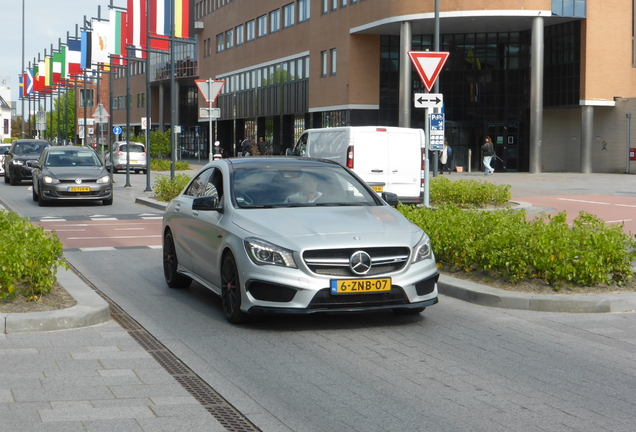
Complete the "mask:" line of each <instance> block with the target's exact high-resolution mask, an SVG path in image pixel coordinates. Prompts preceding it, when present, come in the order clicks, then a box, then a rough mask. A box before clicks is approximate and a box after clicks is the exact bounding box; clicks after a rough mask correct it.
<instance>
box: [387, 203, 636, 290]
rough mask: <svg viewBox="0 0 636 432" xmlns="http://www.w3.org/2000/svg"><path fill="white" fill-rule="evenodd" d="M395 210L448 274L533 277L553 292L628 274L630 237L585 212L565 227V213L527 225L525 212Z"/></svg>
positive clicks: (622, 279)
mask: <svg viewBox="0 0 636 432" xmlns="http://www.w3.org/2000/svg"><path fill="white" fill-rule="evenodd" d="M398 209H399V211H400V212H402V214H404V215H405V216H406V217H407V218H408V219H410V220H411V221H413V222H414V223H415V224H417V225H418V226H420V227H421V228H422V229H423V230H424V231H426V233H427V234H428V235H429V236H430V237H431V244H432V247H433V251H434V253H435V256H436V259H437V262H438V266H440V267H442V268H445V269H447V270H449V271H464V272H471V271H477V270H484V271H486V272H488V273H490V274H491V275H494V276H501V277H503V278H505V279H506V280H508V281H510V282H511V283H514V282H517V281H519V280H522V279H531V278H539V279H542V280H544V281H546V282H548V283H549V284H551V285H553V286H554V287H555V288H557V289H558V287H559V286H563V285H568V286H576V285H579V286H594V285H598V284H601V283H607V284H612V283H617V284H619V285H622V284H624V283H626V282H628V281H630V280H631V279H632V277H633V274H634V272H633V269H632V262H633V261H634V260H636V241H634V238H633V237H632V236H628V235H626V234H625V233H624V232H623V227H622V226H621V225H620V224H611V225H607V224H605V222H603V221H602V220H601V219H599V218H597V217H596V216H594V215H591V214H589V213H585V212H581V213H580V214H579V216H578V217H577V218H576V219H575V220H574V221H573V223H572V226H569V225H568V223H567V222H566V213H565V212H562V213H559V214H558V215H555V216H547V215H542V216H539V217H537V218H533V219H531V220H527V219H526V213H525V211H520V212H514V211H512V210H495V211H488V212H474V211H465V210H462V209H461V208H459V207H457V206H443V207H440V208H438V209H436V210H434V209H426V208H416V207H413V206H404V205H400V206H399V207H398Z"/></svg>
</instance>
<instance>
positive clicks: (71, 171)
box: [42, 166, 108, 180]
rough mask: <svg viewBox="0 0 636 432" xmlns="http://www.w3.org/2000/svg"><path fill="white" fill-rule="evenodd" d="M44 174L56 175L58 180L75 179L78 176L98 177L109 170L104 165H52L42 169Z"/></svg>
mask: <svg viewBox="0 0 636 432" xmlns="http://www.w3.org/2000/svg"><path fill="white" fill-rule="evenodd" d="M42 174H43V175H49V176H51V177H55V178H57V179H58V180H75V179H76V178H78V177H79V178H82V179H96V178H99V177H102V176H105V175H108V171H106V169H105V168H104V167H81V166H79V167H78V166H74V167H50V168H46V169H44V170H42Z"/></svg>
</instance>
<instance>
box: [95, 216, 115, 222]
mask: <svg viewBox="0 0 636 432" xmlns="http://www.w3.org/2000/svg"><path fill="white" fill-rule="evenodd" d="M91 220H92V221H116V220H119V219H117V218H107V217H105V218H102V217H100V218H91Z"/></svg>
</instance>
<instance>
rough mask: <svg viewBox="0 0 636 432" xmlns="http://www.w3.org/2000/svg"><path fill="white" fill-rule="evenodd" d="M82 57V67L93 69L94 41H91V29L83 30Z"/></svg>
mask: <svg viewBox="0 0 636 432" xmlns="http://www.w3.org/2000/svg"><path fill="white" fill-rule="evenodd" d="M81 43H82V45H81V47H82V58H81V62H80V67H81V68H82V69H91V66H92V64H93V60H92V56H91V49H92V46H93V44H92V42H91V32H89V31H83V32H82V42H81Z"/></svg>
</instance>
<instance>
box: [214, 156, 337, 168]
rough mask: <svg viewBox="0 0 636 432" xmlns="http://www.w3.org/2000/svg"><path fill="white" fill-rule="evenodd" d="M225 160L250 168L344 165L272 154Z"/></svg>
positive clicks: (238, 166) (233, 164)
mask: <svg viewBox="0 0 636 432" xmlns="http://www.w3.org/2000/svg"><path fill="white" fill-rule="evenodd" d="M222 160H223V161H227V163H229V164H231V165H232V166H234V167H236V168H248V167H261V168H265V167H267V166H285V165H290V166H291V165H294V166H298V165H299V164H302V165H306V166H307V167H312V166H313V167H321V166H323V167H327V166H329V167H333V166H338V167H342V165H340V164H339V163H338V162H334V161H331V160H327V159H315V158H306V157H289V156H272V157H261V156H258V157H255V156H252V157H238V158H229V159H222Z"/></svg>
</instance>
